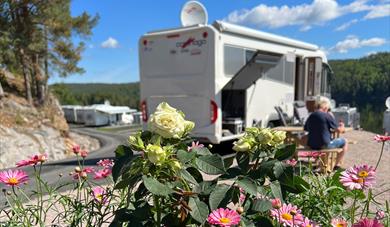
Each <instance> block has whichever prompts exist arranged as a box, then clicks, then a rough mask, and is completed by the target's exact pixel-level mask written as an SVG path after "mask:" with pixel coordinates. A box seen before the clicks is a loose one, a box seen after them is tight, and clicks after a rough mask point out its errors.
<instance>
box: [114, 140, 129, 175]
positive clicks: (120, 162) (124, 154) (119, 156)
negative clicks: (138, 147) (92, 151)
mask: <svg viewBox="0 0 390 227" xmlns="http://www.w3.org/2000/svg"><path fill="white" fill-rule="evenodd" d="M133 157H134V156H133V151H132V150H131V149H130V147H128V146H124V145H119V146H118V147H117V148H116V150H115V164H114V166H113V167H112V178H113V180H114V182H116V181H117V180H118V178H119V176H120V175H121V174H122V169H123V168H124V167H125V166H126V165H127V164H129V163H130V161H131V160H132V159H133Z"/></svg>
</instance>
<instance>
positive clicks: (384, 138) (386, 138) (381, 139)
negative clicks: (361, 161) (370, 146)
mask: <svg viewBox="0 0 390 227" xmlns="http://www.w3.org/2000/svg"><path fill="white" fill-rule="evenodd" d="M374 140H375V141H377V142H380V143H384V142H386V141H390V136H382V135H376V136H375V137H374Z"/></svg>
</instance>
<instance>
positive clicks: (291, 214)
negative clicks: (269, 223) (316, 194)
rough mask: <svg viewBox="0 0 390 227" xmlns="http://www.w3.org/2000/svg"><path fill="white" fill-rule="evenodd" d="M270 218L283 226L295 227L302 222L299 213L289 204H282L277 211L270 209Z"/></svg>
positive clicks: (295, 207)
mask: <svg viewBox="0 0 390 227" xmlns="http://www.w3.org/2000/svg"><path fill="white" fill-rule="evenodd" d="M271 216H272V217H273V218H274V219H275V220H277V221H278V222H279V223H280V224H282V225H284V226H297V225H300V224H301V223H302V221H303V216H302V214H301V211H300V210H298V208H297V206H293V205H291V204H288V205H287V204H283V205H282V206H281V207H280V208H279V209H272V210H271Z"/></svg>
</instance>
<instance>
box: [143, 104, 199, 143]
mask: <svg viewBox="0 0 390 227" xmlns="http://www.w3.org/2000/svg"><path fill="white" fill-rule="evenodd" d="M194 126H195V124H194V123H193V122H191V121H186V120H185V119H184V114H182V113H180V112H178V111H177V110H176V109H175V108H173V107H171V106H169V104H168V103H166V102H162V103H160V104H159V105H158V106H157V108H156V111H155V112H154V113H153V114H152V115H151V116H150V120H149V123H148V127H149V130H150V131H152V132H155V133H157V134H159V135H160V136H162V137H164V138H180V137H182V136H183V135H184V134H186V133H188V132H189V131H191V130H192V129H193V128H194Z"/></svg>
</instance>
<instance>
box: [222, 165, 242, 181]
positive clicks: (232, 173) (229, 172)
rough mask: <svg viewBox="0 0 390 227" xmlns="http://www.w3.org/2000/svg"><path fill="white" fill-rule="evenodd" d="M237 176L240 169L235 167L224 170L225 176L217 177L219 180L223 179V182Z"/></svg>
mask: <svg viewBox="0 0 390 227" xmlns="http://www.w3.org/2000/svg"><path fill="white" fill-rule="evenodd" d="M239 175H241V169H240V168H238V167H237V166H236V167H232V168H229V169H228V170H226V174H224V175H221V176H220V177H219V179H223V180H226V179H233V178H236V177H237V176H239Z"/></svg>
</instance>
